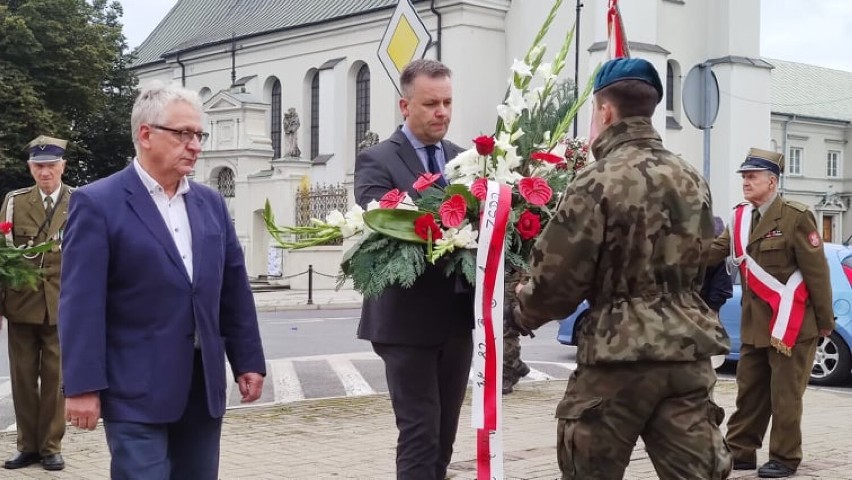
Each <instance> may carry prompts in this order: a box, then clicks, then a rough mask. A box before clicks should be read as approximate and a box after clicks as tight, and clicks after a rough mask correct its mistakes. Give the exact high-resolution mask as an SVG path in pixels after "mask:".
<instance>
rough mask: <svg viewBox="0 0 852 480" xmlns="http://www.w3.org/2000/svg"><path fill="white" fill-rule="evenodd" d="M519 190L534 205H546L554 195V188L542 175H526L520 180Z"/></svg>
mask: <svg viewBox="0 0 852 480" xmlns="http://www.w3.org/2000/svg"><path fill="white" fill-rule="evenodd" d="M518 191H520V192H521V196H522V197H524V198H525V199H526V201H528V202H530V204H532V205H536V206H542V205H546V204H547V202H549V201H550V198H551V197H553V189H551V188H550V185H548V184H547V181H546V180H545V179H543V178H541V177H524V178H522V179H521V180H520V181H518Z"/></svg>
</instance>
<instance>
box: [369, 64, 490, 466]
mask: <svg viewBox="0 0 852 480" xmlns="http://www.w3.org/2000/svg"><path fill="white" fill-rule="evenodd" d="M450 75H451V73H450V70H449V69H448V68H447V67H446V66H444V65H443V64H441V63H440V62H437V61H434V60H425V59H424V60H415V61H413V62H411V63H410V64H409V65H408V66H407V67H406V68H405V70H404V71H403V72H402V75H401V76H400V84H401V86H402V98H401V99H400V101H399V107H400V110H401V111H402V115H403V117H404V118H405V123H404V124H403V125H402V127H401V128H400V129H398V130H397V131H396V132H394V133H393V135H391V137H390V138H389V139H387V140H385V141H383V142H380V143H379V144H378V145H375V146H373V147H371V148H368V149H366V150H364V151H362V152H361V153H360V154H359V155H358V158H357V160H356V163H355V198H356V200H357V202H358V203H359V204H360V205H361V206H364V207H366V205H367V204H368V203H369V202H370V201H372V200H377V199H379V198H381V197H382V196H383V195H384V194H385V193H387V192H388V191H390V190H392V189H394V188H398V189H400V190H401V191H405V192H408V194H409V195H411V196H412V197H413V198H416V197H417V195H418V193H417V191H416V190H415V189H414V188H413V186H412V185H413V184H414V181H415V180H416V179H417V178H418V177H419V176H420V175H422V174H423V173H426V172H432V173H443V168H444V165H445V164H446V162H447V161H449V160H451V159H452V158H453V157H455V156H456V155H457V154H458V153H459V152H461V151H462V149H461V148H460V147H459V146H457V145H455V144H453V143H451V142H448V141H445V140H443V138H444V135H446V133H447V128H448V127H449V124H450V116H451V114H452V97H453V95H452V82H451V80H450ZM442 182H443V179H441V180H439V182H438V183H439V184H442V185H446V183H442ZM472 328H473V292H472V289H471V288H467V287H466V286H464V285H463V284H462V283H461V280H460V279H456V278H452V277H451V278H447V277H446V276H445V275H444V273H443V269H442V268H440V267H434V266H433V267H427V269H426V272H425V273H424V274H423V275H422V276H421V277H420V278H419V279H418V280H417V282H415V284H414V285H413V286H412V287H411V288H408V289H405V288H399V287H392V288H388V289H387V290H385V291H384V292H383V293H382V295H381V296H379V297H378V298H375V299H366V300H365V301H364V305H363V310H362V313H361V323H360V325H359V326H358V338H362V339H364V340H369V341H371V342H372V344H373V350H375V352H376V353H377V354H378V355H379V356H380V357H381V358H382V360H384V362H385V372H386V376H387V382H388V390H389V391H390V397H391V402H392V404H393V409H394V413H395V414H396V425H397V428H398V429H399V438H398V441H397V454H396V466H397V478H400V479H406V480H413V479H416V480H419V479H429V480H435V479H438V480H443V479H444V477H445V475H446V473H447V465H449V463H450V459H451V457H452V453H453V442H454V440H455V437H456V431H457V429H458V420H459V412H460V411H461V405H462V401H463V400H464V395H465V390H466V388H467V381H468V374H469V371H470V362H471V356H472V353H473V345H472V339H471V329H472Z"/></svg>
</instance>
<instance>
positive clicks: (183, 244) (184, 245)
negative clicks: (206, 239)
mask: <svg viewBox="0 0 852 480" xmlns="http://www.w3.org/2000/svg"><path fill="white" fill-rule="evenodd" d="M133 168H134V169H135V170H136V173H137V174H138V175H139V178H141V179H142V183H143V184H144V185H145V189H146V190H148V193H150V194H151V198H152V199H153V200H154V204H156V205H157V210H159V211H160V216H161V217H163V222H165V224H166V228H168V230H169V233H171V235H172V239H173V240H174V242H175V246H176V247H177V250H178V253H179V254H180V258H181V260H183V266H184V267H185V268H186V273H187V275H189V279H190V280H192V231H191V230H190V227H189V216H188V215H187V214H186V202H184V199H183V196H184V194H185V193H186V192H188V191H189V180H187V179H186V177H183V178H181V179H180V184H178V188H177V192H175V195H174V196H173V197H172V198H169V197H168V195H166V191H165V190H164V189H163V187H162V186H161V185H160V184H159V183H157V181H156V180H154V177H152V176H151V175H149V174H148V172H146V171H145V169H144V168H142V165H141V164H140V163H139V160H138V159H135V158H134V159H133Z"/></svg>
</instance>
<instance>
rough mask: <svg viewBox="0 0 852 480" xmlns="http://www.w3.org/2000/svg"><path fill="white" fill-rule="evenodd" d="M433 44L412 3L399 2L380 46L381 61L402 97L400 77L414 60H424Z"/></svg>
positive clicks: (408, 1) (407, 1)
mask: <svg viewBox="0 0 852 480" xmlns="http://www.w3.org/2000/svg"><path fill="white" fill-rule="evenodd" d="M431 41H432V36H431V35H429V30H427V29H426V25H424V24H423V21H422V20H420V17H419V16H418V15H417V11H415V10H414V7H413V6H412V5H411V2H410V0H399V1H398V2H397V5H396V10H394V12H393V16H391V19H390V22H389V23H388V28H387V30H385V35H384V36H383V37H382V42H381V43H380V44H379V60H380V61H381V62H382V66H384V67H385V70H386V71H387V72H388V76H390V78H391V81H392V82H393V84H394V86H395V87H396V90H397V92H400V94H401V93H402V91H401V89H400V86H399V74H400V73H402V70H403V69H404V68H405V66H406V65H408V64H409V63H410V62H411V61H412V60H415V59H418V58H423V55H424V54H425V53H426V49H427V48H429V43H430V42H431Z"/></svg>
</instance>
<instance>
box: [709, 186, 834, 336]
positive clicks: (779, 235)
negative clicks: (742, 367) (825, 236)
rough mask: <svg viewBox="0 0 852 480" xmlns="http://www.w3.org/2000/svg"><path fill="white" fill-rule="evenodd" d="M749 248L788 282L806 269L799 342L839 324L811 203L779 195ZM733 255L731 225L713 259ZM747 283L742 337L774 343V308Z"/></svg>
mask: <svg viewBox="0 0 852 480" xmlns="http://www.w3.org/2000/svg"><path fill="white" fill-rule="evenodd" d="M746 252H747V253H748V254H749V256H751V257H752V258H753V259H754V261H755V262H757V264H758V265H760V266H761V267H763V269H764V270H766V272H767V273H769V274H770V275H772V276H773V277H775V278H776V279H777V280H778V281H780V282H781V283H786V282H787V279H788V278H790V275H792V274H793V272H795V271H796V269H799V270H801V272H802V277H803V278H804V280H805V286H806V287H807V289H808V294H809V297H808V301H807V304H806V306H805V318H804V320H803V323H802V328H801V330H800V331H799V337H798V340H797V342H799V341H805V340H810V339H813V338H814V337H816V336H817V335H819V330H820V329H825V330H833V329H834V312H833V309H832V305H831V303H832V297H831V280H830V277H829V272H828V262H827V261H826V259H825V254H824V253H823V245H822V240H821V239H820V236H819V234H818V233H817V229H816V221H815V220H814V216H813V213H811V212H810V210H808V208H807V206H805V205H803V204H801V203H798V202H794V201H791V200H787V199H785V198H783V197H781V196H780V195H778V196H777V197H776V198H775V200H774V201H773V202H772V204H771V205H770V206H769V208H768V209H767V210H766V213H765V214H764V215H762V216H761V218H760V221H759V222H758V223H757V225H754V227H753V229H752V232H751V234H750V235H749V239H748V245H747V246H746ZM729 255H731V236H730V231H729V230H728V229H725V231H724V232H722V234H721V235H720V236H719V238H717V239H716V241H715V242H713V246H712V253H711V255H710V259H709V261H710V264H711V265H712V264H715V263H718V262H721V261H722V260H723V259H725V257H727V256H729ZM747 283H748V282H745V281H743V285H742V320H741V323H740V333H741V335H742V343H746V344H749V345H754V346H755V347H768V346H769V345H770V331H769V322H770V320H771V319H772V308H771V307H770V306H769V304H768V303H766V302H764V301H763V300H761V299H760V298H759V297H758V296H757V295H756V294H755V293H754V292H752V291H751V290H750V289H749V287H748V284H747Z"/></svg>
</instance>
